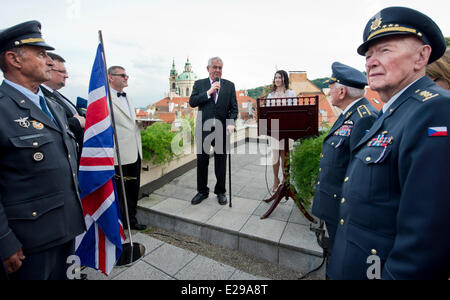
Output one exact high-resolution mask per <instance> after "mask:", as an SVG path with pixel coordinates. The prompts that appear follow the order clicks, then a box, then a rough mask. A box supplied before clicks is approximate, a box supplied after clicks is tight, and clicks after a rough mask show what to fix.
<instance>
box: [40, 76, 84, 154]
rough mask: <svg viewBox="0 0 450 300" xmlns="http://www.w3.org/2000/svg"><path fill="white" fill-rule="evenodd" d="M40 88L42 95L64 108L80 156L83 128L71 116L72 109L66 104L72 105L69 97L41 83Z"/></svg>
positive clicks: (81, 114) (82, 114)
mask: <svg viewBox="0 0 450 300" xmlns="http://www.w3.org/2000/svg"><path fill="white" fill-rule="evenodd" d="M41 90H42V92H43V93H44V96H45V97H46V98H47V99H48V100H51V101H53V102H55V103H58V104H59V105H61V107H62V108H63V109H64V112H65V114H66V117H67V122H68V123H69V129H70V130H71V131H72V132H73V134H74V135H75V140H76V141H77V144H78V148H77V149H78V151H77V152H78V157H80V155H81V148H82V146H83V136H84V128H83V127H81V124H80V121H78V119H77V118H74V117H73V112H72V110H71V109H70V108H69V107H68V105H73V104H72V102H70V100H69V99H67V98H66V97H64V96H63V95H62V94H61V93H59V92H58V91H55V92H53V93H52V92H51V91H49V90H48V89H46V88H45V87H44V86H42V85H41ZM59 97H62V98H64V99H66V100H67V101H68V102H69V103H70V104H67V103H66V102H65V101H63V100H62V99H60V98H59ZM73 107H74V108H75V109H76V110H77V112H78V114H79V115H80V116H84V113H83V112H81V111H80V110H79V109H77V107H76V106H75V105H73Z"/></svg>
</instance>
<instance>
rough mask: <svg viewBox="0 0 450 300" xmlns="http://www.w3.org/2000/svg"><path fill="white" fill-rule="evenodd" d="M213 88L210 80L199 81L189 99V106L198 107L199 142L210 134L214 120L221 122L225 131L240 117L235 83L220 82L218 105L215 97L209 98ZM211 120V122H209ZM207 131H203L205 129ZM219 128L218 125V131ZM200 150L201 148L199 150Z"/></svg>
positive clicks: (197, 133) (197, 136) (197, 131)
mask: <svg viewBox="0 0 450 300" xmlns="http://www.w3.org/2000/svg"><path fill="white" fill-rule="evenodd" d="M210 88H211V81H210V79H209V78H205V79H200V80H197V81H196V82H195V84H194V88H193V90H192V95H191V97H190V98H189V105H190V106H191V107H198V115H197V124H196V138H197V141H203V140H204V139H205V137H206V136H207V135H208V134H209V133H210V130H209V129H210V128H211V126H210V125H211V124H212V122H213V121H212V120H213V119H216V122H217V121H219V122H220V123H221V125H222V128H223V134H224V135H225V129H226V126H227V125H230V124H233V125H234V123H235V121H236V119H237V116H238V112H239V111H238V105H237V100H236V89H235V87H234V83H232V82H231V81H228V80H226V79H221V80H220V90H219V96H218V98H217V103H214V99H213V96H211V97H210V98H208V95H207V91H208V90H209V89H210ZM208 120H211V121H208ZM204 125H205V127H206V130H202V129H203V127H204ZM217 128H218V126H217V123H216V130H217ZM197 149H199V148H197Z"/></svg>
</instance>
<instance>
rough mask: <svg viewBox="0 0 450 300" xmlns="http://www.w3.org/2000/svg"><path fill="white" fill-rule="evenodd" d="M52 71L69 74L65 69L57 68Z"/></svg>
mask: <svg viewBox="0 0 450 300" xmlns="http://www.w3.org/2000/svg"><path fill="white" fill-rule="evenodd" d="M52 71H55V72H58V73H61V74H63V75H67V71H65V70H55V69H52Z"/></svg>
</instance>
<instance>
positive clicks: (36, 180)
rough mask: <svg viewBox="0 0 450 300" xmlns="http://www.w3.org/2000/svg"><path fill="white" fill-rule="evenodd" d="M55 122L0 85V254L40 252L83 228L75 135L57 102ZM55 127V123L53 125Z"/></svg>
mask: <svg viewBox="0 0 450 300" xmlns="http://www.w3.org/2000/svg"><path fill="white" fill-rule="evenodd" d="M47 104H48V106H49V109H50V110H51V112H52V115H53V116H54V118H55V119H56V121H57V122H58V125H59V126H56V125H55V124H54V123H53V121H51V120H50V118H49V117H48V116H47V115H46V114H45V113H44V112H42V110H41V109H40V108H39V107H37V106H36V105H35V104H33V103H32V102H31V100H29V99H28V98H26V97H25V96H24V95H23V94H22V93H20V92H19V91H17V90H16V89H15V88H13V87H11V86H10V85H8V84H6V83H3V84H2V85H1V86H0V128H1V129H0V257H2V258H4V259H7V258H9V257H10V256H11V255H12V254H14V253H15V252H17V251H18V250H19V249H20V248H22V249H23V251H24V254H25V256H26V255H27V253H36V252H41V251H44V250H46V249H49V248H51V247H54V246H58V245H61V244H63V243H66V242H68V241H70V240H72V239H73V238H75V237H76V236H77V235H78V234H80V233H82V232H83V231H84V230H85V224H84V218H83V212H82V209H81V203H80V200H79V194H78V181H77V174H76V173H77V154H76V153H77V152H76V145H75V140H74V139H75V137H74V136H73V134H72V133H71V132H70V131H69V130H68V125H67V119H66V117H65V114H64V111H63V109H62V107H61V106H59V105H58V104H56V103H52V102H50V101H47ZM58 127H59V128H58Z"/></svg>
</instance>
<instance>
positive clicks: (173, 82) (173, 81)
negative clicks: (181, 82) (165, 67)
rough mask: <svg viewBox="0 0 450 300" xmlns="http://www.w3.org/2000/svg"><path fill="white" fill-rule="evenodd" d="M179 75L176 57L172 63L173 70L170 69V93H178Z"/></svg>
mask: <svg viewBox="0 0 450 300" xmlns="http://www.w3.org/2000/svg"><path fill="white" fill-rule="evenodd" d="M177 77H178V72H177V69H176V68H175V59H174V60H173V63H172V70H170V77H169V84H170V89H169V90H170V93H174V94H176V93H177Z"/></svg>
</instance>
